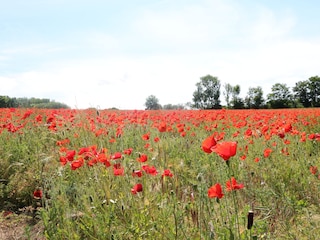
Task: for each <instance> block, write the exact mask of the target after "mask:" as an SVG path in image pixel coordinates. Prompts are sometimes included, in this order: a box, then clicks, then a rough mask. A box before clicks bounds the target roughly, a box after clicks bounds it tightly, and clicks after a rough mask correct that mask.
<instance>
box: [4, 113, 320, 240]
mask: <svg viewBox="0 0 320 240" xmlns="http://www.w3.org/2000/svg"><path fill="white" fill-rule="evenodd" d="M319 122H320V109H282V110H225V109H222V110H212V111H208V110H156V111H152V110H150V111H142V110H141V111H140V110H130V111H129V110H128V111H124V110H96V109H87V110H70V109H67V110H66V109H64V110H45V109H13V108H12V109H1V110H0V207H1V209H0V211H1V215H2V216H1V217H2V218H4V217H6V216H7V215H10V214H18V213H19V212H21V209H30V212H31V214H32V216H33V217H34V219H37V221H39V222H40V223H41V225H42V226H43V237H44V238H45V239H317V236H319V235H320V205H319V201H320V191H319V190H320V124H319ZM318 168H319V169H318ZM31 227H32V226H31Z"/></svg>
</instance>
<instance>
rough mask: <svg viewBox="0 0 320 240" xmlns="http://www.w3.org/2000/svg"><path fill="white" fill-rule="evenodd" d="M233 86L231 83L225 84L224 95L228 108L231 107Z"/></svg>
mask: <svg viewBox="0 0 320 240" xmlns="http://www.w3.org/2000/svg"><path fill="white" fill-rule="evenodd" d="M232 90H233V89H232V86H231V84H230V83H226V84H224V92H223V95H224V97H225V100H226V103H227V108H230V96H231V94H232Z"/></svg>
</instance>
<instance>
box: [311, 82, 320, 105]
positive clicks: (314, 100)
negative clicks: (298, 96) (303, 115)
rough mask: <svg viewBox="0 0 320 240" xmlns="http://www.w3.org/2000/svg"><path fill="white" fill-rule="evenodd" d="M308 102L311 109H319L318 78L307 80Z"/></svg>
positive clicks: (319, 83)
mask: <svg viewBox="0 0 320 240" xmlns="http://www.w3.org/2000/svg"><path fill="white" fill-rule="evenodd" d="M309 90H310V98H311V99H310V100H311V106H312V107H320V77H318V76H314V77H310V78H309Z"/></svg>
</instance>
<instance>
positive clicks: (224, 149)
mask: <svg viewBox="0 0 320 240" xmlns="http://www.w3.org/2000/svg"><path fill="white" fill-rule="evenodd" d="M212 151H213V152H215V153H217V154H218V155H219V156H220V157H222V158H223V159H224V160H225V161H227V160H229V159H230V158H231V157H233V156H234V155H236V153H237V142H219V143H217V144H216V145H215V146H214V147H213V148H212Z"/></svg>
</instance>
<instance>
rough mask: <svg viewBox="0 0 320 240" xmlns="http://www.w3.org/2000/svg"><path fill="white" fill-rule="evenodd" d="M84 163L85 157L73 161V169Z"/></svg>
mask: <svg viewBox="0 0 320 240" xmlns="http://www.w3.org/2000/svg"><path fill="white" fill-rule="evenodd" d="M82 165H83V159H82V158H79V159H77V160H74V161H73V162H72V163H71V170H76V169H78V168H79V167H81V166H82Z"/></svg>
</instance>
